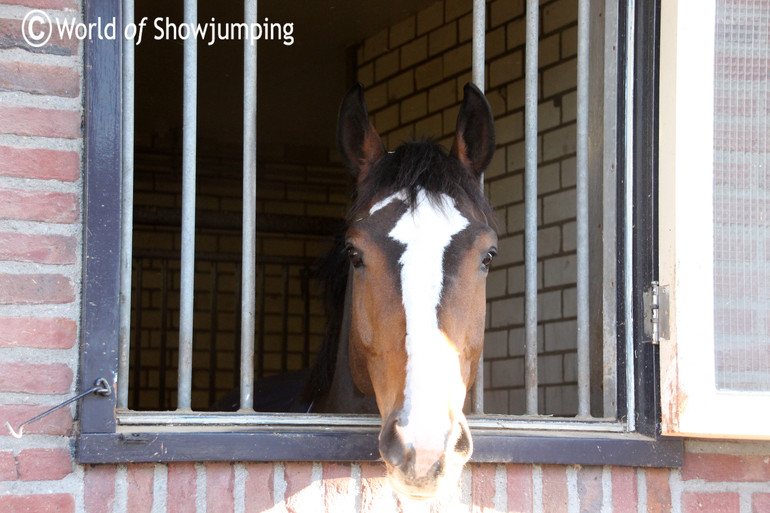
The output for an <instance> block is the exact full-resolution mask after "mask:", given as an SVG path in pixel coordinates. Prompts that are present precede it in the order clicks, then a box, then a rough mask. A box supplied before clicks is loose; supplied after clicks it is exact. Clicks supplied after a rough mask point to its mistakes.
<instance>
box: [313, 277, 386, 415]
mask: <svg viewBox="0 0 770 513" xmlns="http://www.w3.org/2000/svg"><path fill="white" fill-rule="evenodd" d="M352 290H353V274H352V272H351V273H350V274H349V275H348V283H347V287H346V289H345V306H344V309H343V313H342V324H341V327H340V335H339V341H338V346H337V360H336V363H335V366H334V377H333V378H332V383H331V387H330V388H329V392H328V393H327V394H326V395H325V396H323V397H321V398H319V400H318V404H317V405H316V406H314V407H313V411H317V412H324V413H378V410H377V403H376V402H375V400H374V397H371V396H367V395H364V394H363V393H362V392H361V391H360V390H358V388H357V387H356V384H355V383H354V382H353V375H352V374H351V372H350V358H349V354H348V337H349V334H350V305H351V295H352Z"/></svg>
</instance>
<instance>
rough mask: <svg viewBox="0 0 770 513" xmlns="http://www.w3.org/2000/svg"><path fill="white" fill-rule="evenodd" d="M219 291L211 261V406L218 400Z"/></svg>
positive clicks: (217, 278) (214, 266) (214, 267)
mask: <svg viewBox="0 0 770 513" xmlns="http://www.w3.org/2000/svg"><path fill="white" fill-rule="evenodd" d="M218 290H219V269H218V266H217V261H216V260H212V261H211V302H210V303H209V312H210V313H209V315H210V317H209V319H210V320H209V404H214V402H215V401H216V400H217V367H218V366H219V365H218V363H217V331H218V324H217V310H218V309H219V308H218V306H219V305H218V303H217V300H218V298H217V294H218Z"/></svg>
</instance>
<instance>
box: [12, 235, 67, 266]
mask: <svg viewBox="0 0 770 513" xmlns="http://www.w3.org/2000/svg"><path fill="white" fill-rule="evenodd" d="M76 246H77V239H76V238H75V237H68V236H64V235H30V234H26V233H2V232H0V260H5V261H10V262H35V263H37V264H55V265H63V264H74V263H75V262H76V261H77V258H76V256H75V251H76V250H75V248H76Z"/></svg>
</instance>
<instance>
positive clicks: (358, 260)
mask: <svg viewBox="0 0 770 513" xmlns="http://www.w3.org/2000/svg"><path fill="white" fill-rule="evenodd" d="M346 251H347V252H348V260H350V264H351V265H352V266H353V267H354V268H356V269H358V268H359V267H361V266H362V265H364V259H363V257H361V253H360V252H359V251H358V250H357V249H356V248H354V247H353V246H348V247H347V248H346Z"/></svg>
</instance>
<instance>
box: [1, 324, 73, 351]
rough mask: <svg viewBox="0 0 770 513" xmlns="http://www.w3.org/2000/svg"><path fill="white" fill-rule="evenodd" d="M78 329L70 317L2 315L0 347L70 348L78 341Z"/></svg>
mask: <svg viewBox="0 0 770 513" xmlns="http://www.w3.org/2000/svg"><path fill="white" fill-rule="evenodd" d="M77 331H78V328H77V324H76V323H75V321H72V320H70V319H61V318H50V319H48V318H34V317H0V347H34V348H40V349H70V348H72V347H74V346H75V343H76V342H77Z"/></svg>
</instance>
